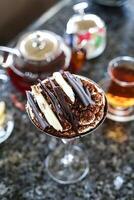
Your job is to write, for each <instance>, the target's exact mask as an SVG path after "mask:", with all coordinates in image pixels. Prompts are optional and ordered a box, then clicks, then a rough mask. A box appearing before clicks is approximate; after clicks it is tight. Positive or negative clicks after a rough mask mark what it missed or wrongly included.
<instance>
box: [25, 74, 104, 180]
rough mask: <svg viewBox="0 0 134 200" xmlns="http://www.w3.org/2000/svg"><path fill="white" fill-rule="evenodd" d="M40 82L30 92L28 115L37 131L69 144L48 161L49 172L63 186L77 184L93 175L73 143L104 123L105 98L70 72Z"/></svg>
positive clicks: (96, 88)
mask: <svg viewBox="0 0 134 200" xmlns="http://www.w3.org/2000/svg"><path fill="white" fill-rule="evenodd" d="M38 82H39V83H38V84H37V85H33V86H31V91H27V92H26V94H27V105H26V110H27V113H28V115H29V117H30V119H31V121H32V122H33V124H34V125H35V126H36V127H37V128H39V129H40V130H41V131H43V132H44V133H47V134H49V135H51V136H56V137H58V138H61V139H62V141H63V142H64V143H65V145H61V146H59V147H58V148H56V149H55V151H54V152H52V153H51V154H50V155H48V157H47V158H46V162H45V163H46V168H47V171H48V173H49V175H50V176H51V177H52V178H53V179H54V180H55V181H57V182H59V183H62V184H69V183H74V182H77V181H79V180H81V179H82V178H84V177H85V176H86V175H87V173H88V171H89V166H88V158H87V157H86V153H85V152H83V150H82V149H81V148H80V147H78V146H76V145H72V143H73V141H74V138H77V137H80V136H84V135H85V134H87V133H91V131H94V130H95V129H96V128H97V127H98V126H99V125H100V124H101V123H102V122H103V120H104V118H105V116H106V112H107V101H106V98H105V94H104V92H103V90H102V89H101V88H100V87H99V86H98V85H97V84H96V83H94V82H93V81H92V80H90V79H87V78H85V77H83V76H78V75H74V74H71V73H70V72H67V71H66V72H65V71H61V72H55V73H53V75H52V76H51V77H49V78H47V79H45V80H43V81H41V80H38Z"/></svg>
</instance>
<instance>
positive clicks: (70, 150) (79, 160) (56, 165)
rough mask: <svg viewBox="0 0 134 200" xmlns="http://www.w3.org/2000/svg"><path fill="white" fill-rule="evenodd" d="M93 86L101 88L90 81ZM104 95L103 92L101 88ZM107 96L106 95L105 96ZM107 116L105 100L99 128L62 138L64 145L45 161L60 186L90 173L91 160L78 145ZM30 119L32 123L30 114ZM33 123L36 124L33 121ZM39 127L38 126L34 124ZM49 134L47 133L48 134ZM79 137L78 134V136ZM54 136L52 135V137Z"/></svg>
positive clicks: (51, 175) (76, 180)
mask: <svg viewBox="0 0 134 200" xmlns="http://www.w3.org/2000/svg"><path fill="white" fill-rule="evenodd" d="M78 77H80V78H81V79H85V80H88V81H89V79H87V78H85V77H82V76H78ZM90 82H92V83H93V84H95V85H96V86H97V87H99V86H98V85H97V84H96V83H94V82H93V81H91V80H90ZM99 89H100V91H101V92H102V93H103V94H104V92H103V90H102V89H101V88H100V87H99ZM104 96H105V95H104ZM106 114H107V100H106V98H105V108H104V115H103V118H102V120H101V121H100V122H99V123H98V124H97V126H96V127H95V128H93V129H91V130H90V131H87V132H85V133H82V134H81V135H80V136H73V137H72V138H61V137H60V139H61V140H62V142H63V144H61V145H60V146H58V147H57V148H55V150H54V151H52V152H51V153H50V154H49V155H48V156H47V158H46V160H45V166H46V169H47V172H48V174H49V176H50V177H51V178H52V179H53V180H55V181H56V182H58V183H60V184H71V183H76V182H78V181H80V180H82V179H83V178H84V177H85V176H86V175H87V174H88V172H89V160H88V157H87V154H86V152H85V151H83V149H82V148H80V146H79V145H77V144H76V141H77V139H78V138H79V137H82V136H85V135H87V134H90V133H91V132H94V130H95V129H97V128H98V127H99V126H100V125H101V124H102V123H103V121H104V119H105V117H106ZM28 115H29V118H30V120H31V121H32V119H31V117H30V114H29V112H28ZM32 123H34V122H33V121H32ZM34 125H35V126H36V127H37V128H39V127H38V126H37V124H35V123H34ZM46 134H47V133H46ZM76 135H77V134H76ZM51 136H52V135H51Z"/></svg>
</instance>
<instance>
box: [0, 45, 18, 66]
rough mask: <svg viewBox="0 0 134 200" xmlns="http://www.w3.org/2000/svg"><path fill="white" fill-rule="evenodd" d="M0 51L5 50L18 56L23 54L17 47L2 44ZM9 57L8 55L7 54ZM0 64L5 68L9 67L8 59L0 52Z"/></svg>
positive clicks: (4, 51)
mask: <svg viewBox="0 0 134 200" xmlns="http://www.w3.org/2000/svg"><path fill="white" fill-rule="evenodd" d="M0 51H1V52H3V53H7V55H8V54H13V55H16V56H18V57H20V56H21V54H20V52H19V50H18V49H16V48H10V47H5V46H0ZM6 58H7V56H6ZM0 65H1V66H2V67H4V68H8V65H7V64H6V61H5V57H4V55H2V54H0Z"/></svg>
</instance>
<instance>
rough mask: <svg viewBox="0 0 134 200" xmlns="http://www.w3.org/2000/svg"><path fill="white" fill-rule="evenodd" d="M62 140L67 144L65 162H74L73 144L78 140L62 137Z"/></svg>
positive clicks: (66, 163) (67, 163) (65, 163)
mask: <svg viewBox="0 0 134 200" xmlns="http://www.w3.org/2000/svg"><path fill="white" fill-rule="evenodd" d="M62 142H63V143H64V144H65V154H64V158H63V160H62V161H63V163H64V165H68V166H70V165H69V164H70V163H71V162H72V160H73V157H74V155H73V152H72V146H73V145H74V143H75V142H76V140H75V139H62Z"/></svg>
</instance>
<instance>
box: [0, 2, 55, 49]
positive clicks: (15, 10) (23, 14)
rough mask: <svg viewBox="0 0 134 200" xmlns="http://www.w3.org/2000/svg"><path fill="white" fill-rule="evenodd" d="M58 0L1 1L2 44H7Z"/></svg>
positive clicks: (0, 25) (0, 42)
mask: <svg viewBox="0 0 134 200" xmlns="http://www.w3.org/2000/svg"><path fill="white" fill-rule="evenodd" d="M57 2H58V0H45V1H43V0H28V1H27V0H19V1H18V0H4V1H2V0H1V1H0V44H1V45H2V44H6V43H8V42H9V41H10V40H11V39H13V38H14V37H15V36H16V35H17V34H18V33H19V32H21V31H22V30H23V29H24V28H25V27H26V26H28V25H29V24H30V23H32V22H33V21H34V20H35V19H37V18H38V17H39V16H40V15H41V14H42V13H43V12H45V11H46V10H48V9H49V8H50V7H51V6H53V5H54V4H55V3H57Z"/></svg>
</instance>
